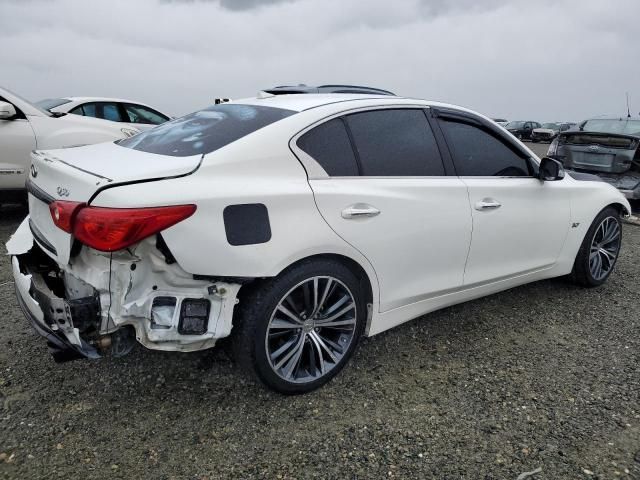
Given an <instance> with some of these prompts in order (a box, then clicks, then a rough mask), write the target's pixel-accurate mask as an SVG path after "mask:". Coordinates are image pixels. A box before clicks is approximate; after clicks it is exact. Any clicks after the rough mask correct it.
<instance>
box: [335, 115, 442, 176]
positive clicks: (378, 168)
mask: <svg viewBox="0 0 640 480" xmlns="http://www.w3.org/2000/svg"><path fill="white" fill-rule="evenodd" d="M346 119H347V124H348V125H349V129H350V130H351V134H352V136H353V142H354V145H355V148H356V152H357V155H358V159H359V161H360V165H361V168H362V175H364V176H385V177H389V176H442V175H444V174H445V172H444V166H443V164H442V160H441V158H440V151H439V150H438V146H437V144H436V139H435V138H434V135H433V132H432V131H431V127H430V126H429V122H428V121H427V117H426V115H425V113H424V112H423V111H422V110H413V109H397V110H373V111H368V112H362V113H354V114H351V115H348V116H347V117H346Z"/></svg>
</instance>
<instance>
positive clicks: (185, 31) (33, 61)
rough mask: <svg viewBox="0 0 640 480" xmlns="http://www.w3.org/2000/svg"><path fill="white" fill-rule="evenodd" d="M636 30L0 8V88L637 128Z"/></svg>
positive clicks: (364, 5) (562, 16)
mask: <svg viewBox="0 0 640 480" xmlns="http://www.w3.org/2000/svg"><path fill="white" fill-rule="evenodd" d="M614 5H615V7H614ZM638 19H640V1H638V0H616V1H615V2H613V1H612V2H603V1H602V0H524V1H519V0H511V1H506V0H504V1H502V0H433V1H431V0H393V1H389V0H353V1H350V0H275V1H274V0H270V1H266V0H264V1H259V0H211V1H206V0H135V1H133V0H111V1H106V0H104V1H93V0H92V1H86V0H50V1H39V0H0V85H3V86H6V87H8V88H9V89H11V90H13V91H15V92H16V93H18V94H21V95H22V96H24V97H27V98H29V99H32V100H39V99H41V98H45V97H57V96H74V95H75V96H80V95H95V96H114V97H124V98H128V99H132V100H139V101H143V102H147V103H149V104H151V105H153V106H156V107H157V108H159V109H161V110H164V111H166V112H167V113H169V114H173V115H179V114H184V113H187V112H190V111H193V110H195V109H198V108H201V107H203V106H206V105H208V104H211V103H212V101H213V99H214V98H216V97H231V98H240V97H246V96H252V95H255V94H256V92H257V91H258V90H260V89H261V88H266V87H271V86H274V85H282V84H298V83H307V84H323V83H352V84H362V85H371V86H376V87H381V88H385V89H389V90H392V91H394V92H396V93H398V94H401V95H405V96H413V97H419V98H426V99H431V100H440V101H446V102H450V103H455V104H460V105H464V106H466V107H469V108H472V109H474V110H477V111H480V112H482V113H484V114H486V115H489V116H493V117H496V116H499V117H506V118H508V119H531V120H539V121H545V120H581V119H584V118H587V117H589V116H592V115H599V114H616V115H619V114H620V115H621V114H624V113H625V108H626V107H625V92H627V91H628V92H629V93H630V95H631V106H632V110H633V112H634V113H636V114H637V113H638V112H639V111H640V61H639V60H640V53H639V50H638V47H639V46H640V40H639V39H640V32H639V27H638Z"/></svg>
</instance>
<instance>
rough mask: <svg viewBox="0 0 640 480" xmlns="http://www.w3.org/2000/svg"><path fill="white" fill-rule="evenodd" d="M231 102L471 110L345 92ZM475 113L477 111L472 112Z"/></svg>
mask: <svg viewBox="0 0 640 480" xmlns="http://www.w3.org/2000/svg"><path fill="white" fill-rule="evenodd" d="M229 103H232V104H233V103H236V104H244V105H262V106H265V107H273V108H283V109H286V110H293V111H295V112H303V111H305V110H310V109H312V108H318V107H323V106H327V105H334V106H338V104H343V105H344V106H345V107H346V106H347V105H348V108H352V107H357V106H358V105H362V106H363V107H364V106H371V105H394V104H395V105H411V104H413V105H415V104H419V105H424V106H433V107H441V108H452V109H456V110H461V111H466V112H471V110H468V109H466V108H463V107H460V106H457V105H451V104H448V103H441V102H432V101H428V100H423V99H417V98H408V97H396V96H391V95H363V94H343V93H303V94H298V93H296V94H286V95H271V94H268V93H265V92H261V94H260V95H258V96H257V97H249V98H242V99H238V100H233V101H231V102H229ZM471 113H475V112H471Z"/></svg>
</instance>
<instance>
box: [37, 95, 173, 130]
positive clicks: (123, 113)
mask: <svg viewBox="0 0 640 480" xmlns="http://www.w3.org/2000/svg"><path fill="white" fill-rule="evenodd" d="M36 105H38V106H39V107H40V108H42V109H44V110H47V111H49V112H52V113H53V112H62V113H72V114H74V115H82V116H84V117H94V118H101V119H103V120H111V121H112V122H121V123H127V124H129V125H130V126H132V127H135V128H137V129H139V130H146V129H148V128H152V127H155V126H156V125H160V124H161V123H164V122H166V121H169V120H171V117H170V116H169V115H166V114H164V113H162V112H159V111H158V110H157V109H155V108H152V107H150V106H149V105H145V104H144V103H140V102H134V101H131V100H123V99H120V98H103V97H65V98H48V99H45V100H40V101H39V102H36Z"/></svg>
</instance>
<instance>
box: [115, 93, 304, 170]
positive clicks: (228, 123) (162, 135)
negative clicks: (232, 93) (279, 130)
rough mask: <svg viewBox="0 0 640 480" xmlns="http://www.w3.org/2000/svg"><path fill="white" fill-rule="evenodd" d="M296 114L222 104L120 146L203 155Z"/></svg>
mask: <svg viewBox="0 0 640 480" xmlns="http://www.w3.org/2000/svg"><path fill="white" fill-rule="evenodd" d="M295 113H296V112H295V111H293V110H286V109H283V108H274V107H264V106H256V105H242V104H237V103H221V104H219V105H213V106H211V107H209V108H205V109H204V110H200V111H198V112H194V113H190V114H189V115H186V116H184V117H181V118H177V119H175V120H172V121H170V122H166V123H163V124H162V125H158V126H157V127H155V128H152V129H151V130H147V131H145V132H142V133H139V134H138V135H135V136H133V137H131V138H127V139H124V140H121V141H119V142H118V145H120V146H122V147H127V148H132V149H134V150H140V151H143V152H148V153H157V154H159V155H170V156H173V157H188V156H190V155H202V154H207V153H211V152H213V151H215V150H218V149H219V148H222V147H224V146H225V145H228V144H230V143H232V142H235V141H236V140H238V139H240V138H242V137H244V136H246V135H249V134H250V133H253V132H255V131H256V130H259V129H261V128H263V127H266V126H267V125H270V124H272V123H274V122H277V121H279V120H282V119H284V118H287V117H289V116H291V115H293V114H295Z"/></svg>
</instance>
